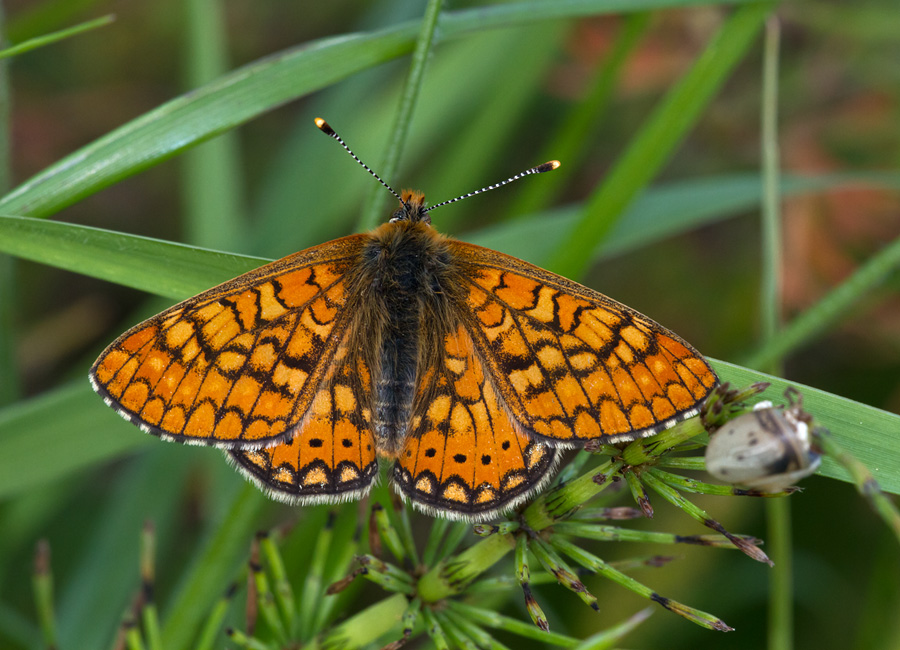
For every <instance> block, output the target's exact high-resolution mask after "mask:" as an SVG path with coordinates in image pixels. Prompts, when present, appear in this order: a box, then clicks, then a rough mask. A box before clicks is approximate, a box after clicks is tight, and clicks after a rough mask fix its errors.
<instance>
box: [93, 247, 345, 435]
mask: <svg viewBox="0 0 900 650" xmlns="http://www.w3.org/2000/svg"><path fill="white" fill-rule="evenodd" d="M360 245H361V238H360V237H358V236H356V237H345V238H343V239H339V240H336V241H334V242H331V243H330V244H327V245H323V246H319V247H316V248H315V249H310V251H303V252H300V253H296V254H294V255H291V256H289V257H286V258H284V259H282V260H279V261H277V262H273V263H272V264H268V265H266V266H263V267H261V268H259V269H256V270H255V271H251V272H250V273H248V274H246V275H243V276H240V277H238V278H235V279H234V280H231V281H230V282H226V283H225V284H222V285H220V286H218V287H215V288H214V289H210V290H209V291H206V292H204V293H201V294H199V295H197V296H195V297H194V298H191V299H189V300H186V301H185V302H182V303H180V304H178V305H175V306H174V307H172V308H170V309H168V310H166V311H164V312H162V313H161V314H159V315H157V316H154V317H153V318H151V319H149V320H147V321H145V322H143V323H141V324H140V325H138V326H136V327H134V328H132V329H131V330H129V331H127V332H125V334H123V335H122V336H121V337H119V338H118V339H117V340H116V341H114V342H113V343H112V345H110V346H109V347H108V348H107V349H106V351H104V353H103V354H102V355H101V356H100V358H99V359H98V360H97V361H96V362H95V364H94V366H93V367H92V368H91V383H92V384H93V386H94V389H95V390H96V391H97V392H98V393H100V395H101V396H103V398H104V400H105V401H106V403H107V404H108V405H109V406H111V407H113V408H115V409H116V410H117V411H118V412H119V414H120V415H122V416H123V417H125V418H126V419H128V420H130V421H131V422H133V423H135V424H137V425H139V426H140V427H141V428H142V429H143V430H144V431H147V432H148V433H154V434H156V435H159V436H162V437H164V438H167V439H174V440H179V441H182V442H192V443H203V444H210V445H217V446H222V447H229V448H238V447H260V446H263V445H265V444H267V443H268V444H271V443H272V442H275V441H278V440H282V439H283V438H284V437H285V436H286V435H287V432H288V431H290V430H291V429H292V428H293V427H295V426H296V425H297V423H298V422H299V421H300V419H301V418H302V417H303V415H304V413H305V412H306V411H307V409H308V408H309V405H310V403H311V400H312V398H313V395H314V393H315V389H316V387H317V385H318V383H319V382H320V381H321V379H322V377H323V375H324V374H325V372H326V369H327V367H328V365H329V363H330V361H331V359H332V357H333V355H334V351H335V347H336V346H335V344H334V341H335V340H337V336H336V334H337V333H338V332H340V331H341V329H342V328H344V327H346V324H347V320H348V313H347V310H343V308H344V307H345V305H346V304H347V300H348V298H349V296H348V295H346V293H345V292H346V282H345V275H346V273H347V272H348V271H350V270H351V268H352V265H353V262H354V261H355V254H356V252H357V251H358V250H359V247H360ZM339 315H340V316H339Z"/></svg>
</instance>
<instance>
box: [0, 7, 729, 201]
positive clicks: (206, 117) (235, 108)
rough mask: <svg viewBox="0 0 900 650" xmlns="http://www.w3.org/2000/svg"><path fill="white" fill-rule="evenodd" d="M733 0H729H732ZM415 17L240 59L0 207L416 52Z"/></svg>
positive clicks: (114, 170) (121, 170) (99, 175)
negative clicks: (248, 59)
mask: <svg viewBox="0 0 900 650" xmlns="http://www.w3.org/2000/svg"><path fill="white" fill-rule="evenodd" d="M738 1H739V0H730V1H727V2H723V4H732V3H734V2H738ZM686 4H691V3H688V2H685V1H684V0H682V1H677V0H644V1H643V2H638V1H637V0H635V1H634V2H623V1H622V0H617V1H615V2H613V1H610V0H608V1H606V2H603V1H599V0H593V1H589V0H553V1H547V0H545V1H542V2H530V3H514V4H510V5H501V6H497V7H490V8H488V9H476V10H468V11H460V12H456V13H452V14H451V13H448V14H446V15H445V16H444V19H443V21H442V23H441V32H440V36H441V39H442V40H444V39H450V38H455V37H460V36H463V35H465V34H467V33H470V32H474V31H478V30H484V29H490V28H499V27H507V26H509V25H514V24H528V23H533V22H539V21H542V20H545V19H548V18H571V17H577V16H585V15H592V14H601V13H610V12H612V11H616V10H625V9H629V10H634V11H639V10H642V9H646V8H651V7H666V6H683V5H686ZM418 27H419V24H418V21H413V22H406V23H402V24H400V25H396V26H394V27H390V28H387V29H384V30H380V31H375V32H370V33H364V34H349V35H343V36H337V37H333V38H327V39H321V40H318V41H314V42H312V43H308V44H305V45H303V46H300V47H296V48H292V49H289V50H286V51H283V52H279V53H276V54H273V55H271V56H268V57H266V58H264V59H260V60H258V61H256V62H254V63H251V64H249V65H246V66H243V67H241V68H239V69H237V70H234V71H233V72H230V73H229V74H227V75H224V76H222V77H220V78H218V79H216V80H215V81H213V82H211V83H209V84H206V85H205V86H202V87H200V88H197V89H196V90H193V91H191V92H190V93H187V94H185V95H182V96H180V97H177V98H175V99H173V100H171V101H169V102H167V103H165V104H163V105H162V106H159V107H158V108H156V109H154V110H152V111H150V112H148V113H145V114H144V115H142V116H140V117H138V118H137V119H135V120H132V121H131V122H129V123H127V124H125V125H124V126H122V127H120V128H118V129H116V130H114V131H112V132H110V133H108V134H107V135H105V136H103V137H102V138H100V139H98V140H96V141H95V142H93V143H92V144H90V145H88V146H86V147H84V148H82V149H80V150H78V151H77V152H75V153H74V154H72V155H70V156H68V157H67V158H64V159H63V160H61V161H60V162H58V163H56V164H55V165H52V166H51V167H49V168H47V169H45V170H44V171H43V172H41V173H39V174H37V175H36V176H34V177H33V178H31V179H30V180H28V181H26V182H25V183H23V184H22V185H20V186H19V187H17V188H16V189H14V190H13V191H12V192H11V193H10V194H8V195H7V196H5V197H3V199H0V213H2V214H15V215H27V216H34V217H42V216H47V215H49V214H53V213H55V212H57V211H58V210H60V209H62V208H63V207H65V206H67V205H71V204H72V203H75V202H76V201H78V200H79V199H81V198H84V197H85V196H88V195H90V194H93V193H94V192H97V191H99V190H100V189H102V188H104V187H107V186H109V185H111V184H113V183H115V182H116V181H118V180H121V179H123V178H126V177H128V176H130V175H132V174H135V173H137V172H139V171H141V170H143V169H146V168H148V167H150V166H152V165H155V164H157V163H159V162H162V161H163V160H166V159H168V158H171V157H172V156H175V155H177V154H178V153H180V152H182V151H184V150H186V149H188V148H190V147H192V146H196V145H197V144H200V143H201V142H204V141H206V140H209V139H210V138H212V137H215V136H216V135H219V134H220V133H224V132H225V131H228V130H229V129H232V128H234V127H236V126H238V125H240V124H243V123H245V122H247V121H248V120H250V119H252V118H254V117H256V116H258V115H260V114H262V113H264V112H266V111H268V110H271V109H273V108H275V107H277V106H280V105H282V104H284V103H286V102H288V101H290V100H292V99H296V98H298V97H301V96H303V95H306V94H308V93H311V92H313V91H316V90H320V89H322V88H325V87H327V86H329V85H331V84H333V83H335V82H337V81H340V80H341V79H345V78H346V77H348V76H350V75H352V74H353V73H355V72H358V71H360V70H365V69H368V68H370V67H372V66H375V65H377V64H379V63H384V62H385V61H389V60H391V59H394V58H396V57H399V56H402V55H404V54H408V53H409V52H410V51H412V49H413V46H414V42H415V36H416V34H417V31H418Z"/></svg>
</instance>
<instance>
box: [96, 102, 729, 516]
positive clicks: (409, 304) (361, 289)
mask: <svg viewBox="0 0 900 650" xmlns="http://www.w3.org/2000/svg"><path fill="white" fill-rule="evenodd" d="M316 124H317V126H318V127H319V128H320V129H321V130H322V131H324V132H325V133H326V134H328V135H330V136H331V137H333V138H335V139H336V140H337V141H338V142H339V143H340V144H341V145H342V146H343V147H344V148H345V149H347V151H348V152H350V153H351V155H353V157H354V159H356V160H357V162H359V163H360V164H362V165H363V166H364V167H366V166H365V165H364V164H363V163H362V162H361V161H360V160H359V159H358V158H357V157H356V156H355V155H354V154H353V153H352V152H351V151H350V149H349V148H348V147H347V145H346V144H345V143H344V142H343V140H342V139H341V138H340V136H338V135H337V134H336V133H335V132H334V130H333V129H331V127H330V126H329V125H328V124H327V123H326V122H325V121H324V120H321V119H317V120H316ZM558 164H559V163H557V162H556V161H553V162H551V163H545V164H544V165H540V166H538V167H535V168H532V169H530V170H528V171H526V172H523V173H522V174H519V175H517V176H514V177H513V178H511V179H508V180H507V181H505V182H504V183H499V184H498V185H495V186H489V187H488V188H484V190H479V191H478V192H473V193H472V194H477V193H480V192H482V191H485V190H487V189H492V188H493V187H497V186H499V185H503V184H505V183H507V182H510V181H512V180H515V179H516V178H519V177H521V176H524V175H527V174H532V173H541V172H544V171H549V170H550V169H553V168H555V167H556V166H558ZM366 169H367V170H368V171H369V172H370V173H371V174H372V175H373V176H375V178H376V179H378V180H379V181H380V182H381V183H382V184H383V185H385V187H388V189H391V188H390V187H389V186H388V185H387V184H386V183H384V181H382V180H381V179H380V178H379V177H378V176H377V174H375V173H374V172H372V171H371V170H370V169H369V168H368V167H366ZM391 192H393V190H391ZM394 194H395V195H396V196H398V198H399V199H400V207H399V208H398V209H397V210H396V212H394V213H393V216H392V218H391V219H390V221H389V222H387V223H384V224H382V225H381V226H380V227H378V228H376V229H375V230H373V231H372V232H369V233H366V234H357V235H351V236H348V237H342V238H340V239H336V240H334V241H330V242H327V243H324V244H321V245H319V246H314V247H312V248H309V249H306V250H304V251H300V252H299V253H294V254H293V255H290V256H288V257H285V258H283V259H281V260H278V261H276V262H272V263H271V264H267V265H265V266H262V267H260V268H258V269H256V270H255V271H251V272H249V273H246V274H245V275H242V276H240V277H237V278H235V279H233V280H230V281H229V282H226V283H224V284H221V285H219V286H217V287H214V288H212V289H209V290H208V291H205V292H203V293H201V294H199V295H196V296H194V297H193V298H189V299H188V300H185V301H184V302H182V303H179V304H177V305H175V306H174V307H171V308H169V309H167V310H166V311H163V312H162V313H160V314H158V315H156V316H154V317H152V318H150V319H148V320H146V321H144V322H143V323H140V324H139V325H136V326H135V327H133V328H132V329H130V330H128V331H127V332H125V333H124V334H122V336H120V337H119V338H118V339H116V340H115V341H114V342H113V343H112V344H111V345H110V346H109V347H108V348H107V349H106V350H105V351H104V352H103V353H102V354H101V355H100V357H99V358H98V359H97V361H96V362H95V363H94V365H93V367H92V368H91V371H90V379H91V384H92V385H93V387H94V390H96V391H97V392H98V393H99V394H100V395H101V396H102V397H103V399H104V400H105V402H106V403H107V404H108V405H109V406H111V407H112V408H113V409H115V410H116V411H117V412H118V413H119V414H120V415H122V416H123V417H124V418H125V419H127V420H129V421H131V422H132V423H134V424H136V425H138V426H139V427H140V428H141V429H142V430H144V431H145V432H147V433H152V434H155V435H157V436H159V437H161V438H163V439H165V440H174V441H178V442H184V443H189V444H204V445H211V446H215V447H220V448H223V449H224V450H225V453H226V454H227V456H228V457H229V459H230V460H231V461H232V462H233V463H234V464H235V465H236V466H237V468H238V469H239V470H240V471H241V472H242V473H243V474H244V475H245V476H246V477H248V478H249V479H250V480H251V481H252V482H254V483H256V484H257V485H258V486H260V487H261V488H262V489H263V490H264V491H265V492H266V493H268V494H269V496H271V497H273V498H275V499H278V500H281V501H285V502H288V503H292V504H310V503H322V502H326V503H334V502H339V501H346V500H351V499H357V498H360V497H362V496H364V495H366V494H367V493H368V491H369V490H370V489H371V487H372V485H373V484H374V482H375V481H376V479H377V477H378V458H379V457H382V458H387V459H391V460H393V466H392V468H391V478H392V480H393V483H394V486H395V489H396V490H397V491H398V492H399V493H400V495H401V496H402V497H403V498H404V499H405V500H407V501H409V502H411V503H412V505H413V506H415V507H416V508H418V509H419V510H422V511H424V512H426V513H429V514H432V515H436V516H443V517H448V518H454V519H467V520H472V521H476V520H484V519H488V518H491V517H494V516H496V515H497V514H498V513H499V512H501V511H505V510H508V509H511V508H513V507H515V506H517V505H518V504H520V503H522V502H523V501H524V500H526V499H527V498H529V497H530V496H531V495H533V494H534V493H535V492H536V491H538V490H540V489H541V487H542V486H544V485H545V484H546V482H547V481H548V480H549V479H550V478H551V476H552V474H553V470H554V468H555V466H556V464H557V461H558V459H559V456H560V453H561V450H562V449H564V448H571V447H579V446H583V445H584V443H586V442H588V441H599V442H604V443H615V442H621V441H629V440H634V439H637V438H640V437H644V436H650V435H653V434H656V433H658V432H660V431H662V430H664V429H666V428H668V427H671V426H672V425H674V424H675V423H677V422H679V421H681V420H684V419H686V418H688V417H690V416H692V415H694V414H696V413H697V412H698V410H699V406H700V405H701V404H702V402H703V400H704V399H705V398H706V397H707V395H708V394H709V393H710V392H711V390H712V389H713V388H714V387H715V385H716V384H717V378H716V375H715V373H714V372H713V370H712V368H711V367H710V366H709V364H708V363H707V362H706V361H705V359H704V358H703V357H702V356H701V355H700V354H699V353H698V352H697V351H696V350H694V348H692V347H691V346H690V345H689V344H688V343H686V342H685V341H683V340H682V339H681V338H680V337H679V336H678V335H676V334H674V333H673V332H670V331H669V330H667V329H665V328H664V327H662V326H661V325H658V324H657V323H655V322H654V321H652V320H650V319H649V318H647V317H646V316H643V315H642V314H640V313H638V312H636V311H634V310H633V309H631V308H629V307H626V306H625V305H623V304H620V303H618V302H616V301H614V300H612V299H610V298H608V297H606V296H604V295H602V294H600V293H597V292H596V291H594V290H592V289H589V288H587V287H584V286H582V285H580V284H577V283H576V282H573V281H571V280H568V279H566V278H564V277H561V276H559V275H556V274H554V273H551V272H549V271H546V270H544V269H541V268H539V267H537V266H534V265H532V264H529V263H527V262H524V261H522V260H519V259H516V258H514V257H510V256H509V255H504V254H503V253H499V252H497V251H493V250H490V249H486V248H482V247H479V246H475V245H473V244H468V243H465V242H461V241H456V240H454V239H450V238H448V237H445V236H443V235H441V234H439V233H438V232H437V231H436V230H434V229H433V228H432V226H431V218H430V214H429V212H430V210H433V209H434V208H435V207H438V206H440V205H444V204H446V203H452V202H454V201H457V200H459V199H460V198H465V197H458V198H457V199H453V200H452V201H445V202H444V203H440V204H438V205H435V206H432V207H430V208H426V207H425V203H424V196H423V195H422V194H421V193H419V192H412V191H404V192H403V193H402V194H400V195H397V193H396V192H394ZM470 195H471V194H470ZM470 195H465V196H470Z"/></svg>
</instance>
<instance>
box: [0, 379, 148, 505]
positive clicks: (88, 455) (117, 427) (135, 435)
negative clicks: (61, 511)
mask: <svg viewBox="0 0 900 650" xmlns="http://www.w3.org/2000/svg"><path fill="white" fill-rule="evenodd" d="M60 414H65V416H64V417H63V419H62V420H61V419H60V417H61V416H60ZM61 422H63V423H62V424H61ZM150 442H152V437H151V436H148V435H146V434H142V433H141V432H140V431H138V430H136V429H135V428H134V427H129V426H128V425H126V424H125V423H124V422H122V421H121V420H120V419H119V418H118V417H117V416H116V415H115V413H113V412H112V411H111V410H110V409H108V408H106V407H105V406H104V405H103V402H102V401H101V400H100V399H99V398H98V397H97V396H96V394H95V393H94V392H93V391H92V390H91V387H90V385H89V384H88V381H87V376H85V378H84V381H81V382H77V383H74V384H72V385H69V386H66V387H65V388H60V389H57V390H55V391H50V392H48V393H45V394H44V395H41V396H40V397H36V398H33V399H31V400H28V401H25V402H19V403H18V404H15V405H12V406H8V407H6V408H4V409H2V410H0V498H4V497H10V496H12V495H14V494H19V493H21V492H23V491H24V490H27V489H29V488H32V487H35V486H38V485H42V484H44V483H47V482H49V481H53V480H56V479H58V478H60V477H62V476H65V475H67V474H69V473H71V472H73V471H75V470H78V469H82V468H85V467H89V466H91V465H94V464H96V463H99V462H101V461H104V460H107V459H109V458H113V457H117V456H121V455H122V454H125V453H127V452H129V451H131V450H133V449H136V448H138V447H140V446H142V445H145V444H147V443H150ZM37 450H40V462H37V460H36V454H37Z"/></svg>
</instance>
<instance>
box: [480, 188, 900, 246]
mask: <svg viewBox="0 0 900 650" xmlns="http://www.w3.org/2000/svg"><path fill="white" fill-rule="evenodd" d="M541 180H543V179H541ZM857 184H860V185H868V184H872V185H875V186H879V187H885V188H890V189H900V174H898V173H896V172H873V173H863V174H856V173H853V174H824V175H821V176H784V177H782V182H781V187H780V190H781V193H782V196H783V197H789V196H798V195H802V194H808V193H814V192H823V191H827V190H830V189H834V188H839V187H845V186H853V185H857ZM760 201H761V191H760V178H759V175H758V174H733V175H722V176H712V177H707V178H700V179H692V180H686V181H678V182H669V183H661V184H659V185H656V186H654V187H650V188H647V190H646V191H644V192H643V193H642V194H641V196H640V197H638V198H636V199H635V200H634V202H633V203H631V205H629V207H628V208H627V209H626V211H625V213H624V214H623V215H622V217H621V219H620V220H619V221H618V222H617V223H616V225H615V226H614V227H613V229H612V231H610V233H609V236H608V237H607V238H606V239H604V240H603V241H601V242H600V243H599V244H597V245H596V246H595V247H594V249H593V251H592V258H591V259H592V261H596V260H599V259H602V258H608V257H612V256H615V255H620V254H622V253H627V252H629V251H632V250H635V249H637V248H640V247H641V246H645V245H647V244H651V243H655V242H657V241H660V240H662V239H665V238H666V237H671V236H674V235H676V234H679V233H682V232H687V231H689V230H692V229H694V228H697V227H699V226H702V225H707V224H710V223H714V222H716V221H719V220H721V219H724V218H726V217H732V216H736V215H738V214H742V213H744V212H748V211H752V210H755V209H757V208H758V206H759V205H760ZM579 210H580V207H579V206H573V207H570V208H562V209H559V210H554V211H549V212H545V213H542V214H536V215H532V216H530V217H528V218H525V219H520V220H517V221H515V222H514V223H503V224H497V225H494V226H490V227H488V228H483V229H481V230H479V231H477V232H474V233H471V234H470V235H468V236H467V237H466V239H467V240H468V241H471V242H472V243H475V244H479V245H481V246H486V247H488V248H495V249H497V250H501V251H503V252H505V253H509V254H510V255H515V256H516V257H520V258H522V259H524V260H528V261H530V262H533V263H536V264H537V263H540V262H541V261H542V260H545V259H547V256H549V255H550V254H551V252H552V251H554V250H556V249H557V248H558V247H559V246H560V245H561V244H562V242H563V240H564V239H565V237H566V233H568V232H571V231H572V228H573V227H574V225H575V223H576V221H577V219H578V212H579Z"/></svg>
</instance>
